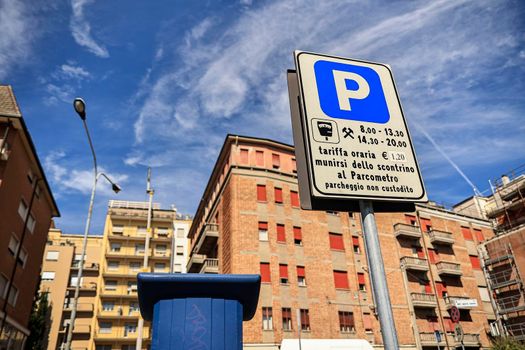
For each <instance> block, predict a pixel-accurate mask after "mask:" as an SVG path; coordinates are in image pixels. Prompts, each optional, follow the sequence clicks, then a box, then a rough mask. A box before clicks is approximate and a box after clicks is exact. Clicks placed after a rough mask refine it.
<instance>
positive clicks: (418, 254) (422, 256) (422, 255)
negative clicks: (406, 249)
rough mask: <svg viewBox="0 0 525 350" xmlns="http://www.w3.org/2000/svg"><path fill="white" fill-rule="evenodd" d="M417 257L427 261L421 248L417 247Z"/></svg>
mask: <svg viewBox="0 0 525 350" xmlns="http://www.w3.org/2000/svg"><path fill="white" fill-rule="evenodd" d="M416 251H417V257H418V258H420V259H425V253H424V252H423V249H422V248H421V247H416Z"/></svg>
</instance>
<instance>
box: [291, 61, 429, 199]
mask: <svg viewBox="0 0 525 350" xmlns="http://www.w3.org/2000/svg"><path fill="white" fill-rule="evenodd" d="M295 64H296V69H297V77H298V82H299V84H298V85H299V96H300V104H301V108H302V111H301V112H302V116H301V122H302V131H303V142H304V148H305V156H306V163H307V173H308V180H309V183H310V189H311V195H312V197H314V198H315V197H317V198H332V199H372V200H392V201H398V202H404V201H406V202H426V201H427V196H426V192H425V188H424V185H423V180H422V178H421V174H420V171H419V167H418V164H417V160H416V157H415V154H414V149H413V146H412V141H411V139H410V135H409V132H408V128H407V124H406V122H405V118H404V116H403V112H402V110H401V104H400V102H399V97H398V95H397V91H396V88H395V85H394V79H393V77H392V72H391V71H390V69H389V67H387V66H386V65H384V64H379V63H372V62H364V61H358V60H353V59H346V58H339V57H331V56H326V55H320V54H314V53H309V52H302V51H296V52H295ZM296 147H297V145H296Z"/></svg>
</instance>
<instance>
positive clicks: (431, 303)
mask: <svg viewBox="0 0 525 350" xmlns="http://www.w3.org/2000/svg"><path fill="white" fill-rule="evenodd" d="M410 299H412V304H413V305H414V307H425V308H435V307H436V306H437V301H436V296H435V295H434V294H427V293H410Z"/></svg>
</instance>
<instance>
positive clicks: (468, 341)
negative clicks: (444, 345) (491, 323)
mask: <svg viewBox="0 0 525 350" xmlns="http://www.w3.org/2000/svg"><path fill="white" fill-rule="evenodd" d="M448 343H449V344H454V346H455V347H456V348H457V347H461V342H459V341H456V340H455V339H454V335H451V334H449V335H448ZM463 345H464V346H480V345H481V340H480V339H479V334H471V333H465V334H464V335H463Z"/></svg>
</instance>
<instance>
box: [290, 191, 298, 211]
mask: <svg viewBox="0 0 525 350" xmlns="http://www.w3.org/2000/svg"><path fill="white" fill-rule="evenodd" d="M290 201H291V203H292V207H294V208H299V206H300V205H299V193H298V192H296V191H290Z"/></svg>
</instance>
